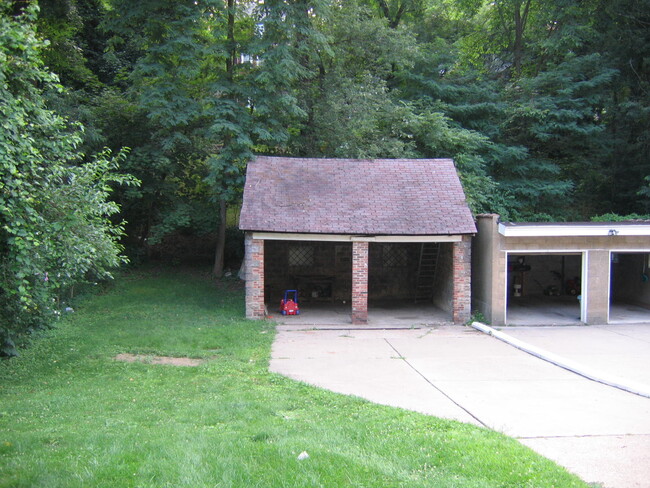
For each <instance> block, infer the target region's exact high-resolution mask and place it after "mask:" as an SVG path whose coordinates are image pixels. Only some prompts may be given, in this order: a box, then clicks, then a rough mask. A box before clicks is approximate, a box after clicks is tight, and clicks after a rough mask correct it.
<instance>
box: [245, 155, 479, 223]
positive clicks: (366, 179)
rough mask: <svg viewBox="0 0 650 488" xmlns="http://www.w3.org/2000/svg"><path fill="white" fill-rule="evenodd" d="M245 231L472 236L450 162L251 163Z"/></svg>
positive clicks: (274, 160)
mask: <svg viewBox="0 0 650 488" xmlns="http://www.w3.org/2000/svg"><path fill="white" fill-rule="evenodd" d="M239 227H240V228H241V229H242V230H251V231H266V232H296V233H317V234H354V235H363V234H369V235H449V234H474V233H475V232H476V227H475V226H474V219H473V217H472V214H471V212H470V210H469V208H468V206H467V203H466V201H465V194H464V193H463V189H462V187H461V184H460V181H459V179H458V175H457V174H456V169H455V167H454V164H453V161H452V160H451V159H359V160H356V159H309V158H305V159H301V158H284V157H267V156H258V157H257V158H256V159H255V160H253V161H252V162H251V163H250V164H249V165H248V171H247V174H246V184H245V187H244V203H243V207H242V211H241V217H240V223H239Z"/></svg>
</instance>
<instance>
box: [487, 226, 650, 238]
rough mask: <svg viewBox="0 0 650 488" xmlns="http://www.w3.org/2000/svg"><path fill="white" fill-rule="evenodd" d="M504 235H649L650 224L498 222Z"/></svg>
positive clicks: (500, 231) (500, 232)
mask: <svg viewBox="0 0 650 488" xmlns="http://www.w3.org/2000/svg"><path fill="white" fill-rule="evenodd" d="M499 234H501V235H503V236H506V237H603V236H605V237H616V236H650V224H629V223H620V222H609V223H604V224H600V223H596V224H593V223H585V224H526V223H524V224H504V223H500V224H499Z"/></svg>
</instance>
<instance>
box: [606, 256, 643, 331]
mask: <svg viewBox="0 0 650 488" xmlns="http://www.w3.org/2000/svg"><path fill="white" fill-rule="evenodd" d="M611 256H612V258H611V266H612V267H611V289H610V315H609V321H610V323H617V322H641V321H648V320H650V281H649V280H650V270H649V269H648V268H649V265H650V262H649V259H650V254H649V253H633V252H630V253H612V255H611Z"/></svg>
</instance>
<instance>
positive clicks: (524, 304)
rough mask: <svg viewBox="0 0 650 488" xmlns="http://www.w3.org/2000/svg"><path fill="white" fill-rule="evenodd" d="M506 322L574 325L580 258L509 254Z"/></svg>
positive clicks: (577, 318)
mask: <svg viewBox="0 0 650 488" xmlns="http://www.w3.org/2000/svg"><path fill="white" fill-rule="evenodd" d="M507 286H508V289H507V297H508V298H507V312H506V322H507V323H508V324H512V325H529V324H535V325H558V324H578V323H579V322H580V318H581V311H580V299H579V298H580V296H581V294H582V255H581V254H580V253H575V254H551V253H546V254H509V255H508V279H507Z"/></svg>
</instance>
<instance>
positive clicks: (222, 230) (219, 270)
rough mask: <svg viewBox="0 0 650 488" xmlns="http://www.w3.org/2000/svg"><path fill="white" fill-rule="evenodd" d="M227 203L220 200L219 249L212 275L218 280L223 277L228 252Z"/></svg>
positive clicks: (216, 252) (215, 256)
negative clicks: (225, 256) (224, 261)
mask: <svg viewBox="0 0 650 488" xmlns="http://www.w3.org/2000/svg"><path fill="white" fill-rule="evenodd" d="M226 210H227V205H226V201H225V200H224V199H223V198H222V199H220V200H219V230H218V231H217V249H216V251H215V253H214V267H213V268H212V274H213V275H214V276H216V277H217V278H221V275H223V257H224V253H225V250H226V225H227V222H226Z"/></svg>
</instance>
